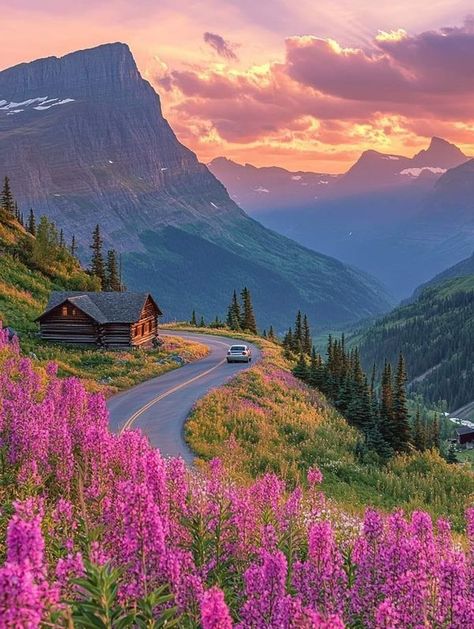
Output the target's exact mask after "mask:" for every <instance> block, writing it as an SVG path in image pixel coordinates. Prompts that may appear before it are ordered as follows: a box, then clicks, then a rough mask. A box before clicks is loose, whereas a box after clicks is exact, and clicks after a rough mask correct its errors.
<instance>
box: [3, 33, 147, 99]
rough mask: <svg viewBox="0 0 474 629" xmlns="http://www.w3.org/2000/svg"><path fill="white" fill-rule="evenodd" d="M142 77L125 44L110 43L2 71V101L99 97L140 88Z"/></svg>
mask: <svg viewBox="0 0 474 629" xmlns="http://www.w3.org/2000/svg"><path fill="white" fill-rule="evenodd" d="M141 83H143V79H142V78H141V76H140V73H139V71H138V68H137V65H136V63H135V60H134V58H133V55H132V53H131V51H130V49H129V47H128V46H127V45H126V44H122V43H119V42H117V43H111V44H103V45H101V46H96V47H95V48H89V49H86V50H79V51H77V52H73V53H69V54H67V55H64V56H63V57H46V58H44V59H38V60H36V61H33V62H31V63H21V64H19V65H16V66H14V67H12V68H8V69H7V70H4V71H2V72H1V73H0V88H1V93H0V100H6V101H10V102H12V101H13V102H22V101H23V100H25V97H27V98H28V99H32V98H38V97H40V98H41V97H45V96H47V97H49V98H52V97H58V98H80V97H82V98H85V97H87V98H94V99H100V98H103V97H104V96H110V95H112V94H123V91H124V90H125V91H130V90H131V89H137V88H139V87H140V84H141Z"/></svg>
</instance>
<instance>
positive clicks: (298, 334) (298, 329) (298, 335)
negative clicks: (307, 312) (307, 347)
mask: <svg viewBox="0 0 474 629" xmlns="http://www.w3.org/2000/svg"><path fill="white" fill-rule="evenodd" d="M293 349H294V350H295V351H301V350H302V349H303V318H302V315H301V310H298V312H297V314H296V319H295V331H294V333H293Z"/></svg>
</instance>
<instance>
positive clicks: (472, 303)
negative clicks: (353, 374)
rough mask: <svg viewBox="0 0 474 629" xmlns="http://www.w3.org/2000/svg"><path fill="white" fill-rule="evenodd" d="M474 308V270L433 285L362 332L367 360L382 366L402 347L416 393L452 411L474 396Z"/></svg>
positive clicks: (396, 355)
mask: <svg viewBox="0 0 474 629" xmlns="http://www.w3.org/2000/svg"><path fill="white" fill-rule="evenodd" d="M473 312H474V274H472V275H466V276H464V277H457V278H454V279H447V280H445V281H443V282H442V283H440V284H436V285H434V286H430V287H428V288H426V289H425V290H423V291H422V292H421V294H420V295H419V297H418V298H417V299H416V301H414V302H413V303H411V304H408V305H405V306H401V307H399V308H396V309H395V310H393V312H391V313H390V314H388V315H387V316H385V317H383V318H382V319H380V320H379V321H377V322H376V323H375V324H374V325H372V326H370V327H369V328H368V329H366V330H365V331H364V332H363V333H362V336H361V339H360V351H361V356H362V359H363V361H364V364H365V366H366V367H367V368H369V367H371V365H372V364H373V363H375V364H376V365H377V367H378V368H379V369H381V368H382V367H383V363H384V361H385V359H386V358H387V359H388V360H390V361H391V362H392V363H395V361H396V360H397V357H398V354H399V352H400V351H401V352H402V353H403V355H404V356H405V359H406V361H407V370H408V376H409V380H410V389H411V391H412V392H413V393H421V394H422V395H423V397H424V398H425V400H426V401H427V402H430V403H435V402H438V401H440V400H445V401H446V402H447V404H448V409H449V410H451V411H454V410H456V409H458V408H459V407H462V406H464V405H466V404H469V403H471V402H474V363H473V361H472V348H473V347H474V317H473Z"/></svg>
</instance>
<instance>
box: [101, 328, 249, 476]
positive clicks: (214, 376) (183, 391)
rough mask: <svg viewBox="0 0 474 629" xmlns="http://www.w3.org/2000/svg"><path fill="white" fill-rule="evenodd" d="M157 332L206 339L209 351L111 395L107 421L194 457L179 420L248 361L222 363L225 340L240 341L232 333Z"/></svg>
mask: <svg viewBox="0 0 474 629" xmlns="http://www.w3.org/2000/svg"><path fill="white" fill-rule="evenodd" d="M160 335H161V336H180V337H182V338H186V339H190V340H193V339H194V340H196V341H198V342H199V343H202V344H203V345H207V347H208V348H209V350H210V351H209V354H208V355H207V356H206V358H203V359H201V360H198V361H196V362H192V363H188V364H187V365H184V366H183V367H180V368H179V369H174V370H172V371H168V372H167V373H165V374H163V375H162V376H158V377H157V378H153V379H152V380H148V381H147V382H143V383H142V384H139V385H137V386H136V387H133V388H132V389H129V390H128V391H123V392H121V393H118V394H117V395H114V396H113V397H111V398H110V399H109V400H108V402H107V406H108V409H109V415H110V420H109V421H110V427H111V429H112V430H113V431H114V432H119V431H122V430H127V429H130V428H140V429H141V430H142V431H143V432H144V433H145V434H146V435H147V436H148V438H149V439H150V442H151V444H152V445H153V446H155V447H158V448H160V450H161V453H162V454H163V455H164V456H181V457H183V459H184V460H185V461H186V463H188V464H191V463H192V462H193V458H194V457H193V453H192V452H191V450H190V449H189V447H188V446H187V444H186V442H185V440H184V423H185V421H186V419H187V417H188V415H189V413H190V411H191V409H192V407H193V405H194V403H195V402H196V401H197V400H199V398H201V397H203V396H204V395H205V394H206V393H207V392H208V391H209V390H210V389H213V388H215V387H218V386H220V385H222V384H224V382H226V381H227V380H229V379H230V378H232V376H234V375H235V374H236V373H238V372H239V371H242V370H243V369H248V367H249V366H248V365H247V364H246V363H243V364H239V363H231V364H230V365H229V364H227V362H226V360H225V356H226V353H227V349H228V347H229V345H232V344H233V343H239V342H240V341H234V340H232V338H227V337H218V336H212V335H210V334H194V333H192V332H173V331H170V332H160ZM260 357H261V354H260V350H259V349H258V348H257V347H255V346H254V345H252V363H251V364H254V363H255V362H256V361H258V360H259V359H260Z"/></svg>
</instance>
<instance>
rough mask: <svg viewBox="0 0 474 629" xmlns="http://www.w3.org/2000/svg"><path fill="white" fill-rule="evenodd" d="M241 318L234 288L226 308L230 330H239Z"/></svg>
mask: <svg viewBox="0 0 474 629" xmlns="http://www.w3.org/2000/svg"><path fill="white" fill-rule="evenodd" d="M241 318H242V313H241V311H240V303H239V300H238V298H237V291H236V290H235V289H234V293H233V295H232V300H231V302H230V304H229V308H228V309H227V326H228V327H229V328H230V329H231V330H240V323H241Z"/></svg>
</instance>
